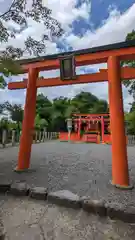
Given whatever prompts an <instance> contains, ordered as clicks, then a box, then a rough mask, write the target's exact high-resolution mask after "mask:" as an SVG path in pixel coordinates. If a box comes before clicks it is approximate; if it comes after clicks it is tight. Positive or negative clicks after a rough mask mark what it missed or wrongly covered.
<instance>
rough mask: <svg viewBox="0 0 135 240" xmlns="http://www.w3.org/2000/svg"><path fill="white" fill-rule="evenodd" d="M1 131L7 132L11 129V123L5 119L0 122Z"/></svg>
mask: <svg viewBox="0 0 135 240" xmlns="http://www.w3.org/2000/svg"><path fill="white" fill-rule="evenodd" d="M0 129H5V130H8V129H9V121H8V119H7V118H5V117H3V118H2V119H1V120H0Z"/></svg>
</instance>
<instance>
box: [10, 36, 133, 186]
mask: <svg viewBox="0 0 135 240" xmlns="http://www.w3.org/2000/svg"><path fill="white" fill-rule="evenodd" d="M71 54H72V56H74V59H75V66H84V65H90V64H97V63H107V66H108V69H107V70H105V69H102V70H100V72H98V73H94V74H87V75H78V76H76V77H75V78H73V79H67V80H62V79H61V78H60V77H59V78H51V79H39V78H38V73H39V72H40V71H43V70H53V69H59V68H61V64H60V62H61V61H60V58H61V56H62V57H65V56H70V55H71ZM121 60H135V41H134V40H132V41H128V42H121V43H116V44H111V45H105V46H101V47H95V48H90V49H85V50H79V51H73V52H68V53H63V54H55V55H50V56H45V57H39V58H33V59H24V60H20V61H18V62H19V63H20V64H21V65H22V68H23V70H24V72H28V79H25V80H24V81H22V82H12V83H9V84H8V88H9V89H22V88H27V93H26V101H25V108H24V119H23V126H22V135H21V140H20V149H19V156H18V164H17V167H16V171H23V170H25V169H28V168H29V166H30V156H31V146H32V139H33V129H34V119H35V110H36V95H37V88H38V87H51V86H62V85H70V84H79V83H90V82H102V81H108V92H109V105H110V124H111V138H112V184H114V185H115V186H117V187H121V188H127V189H129V188H130V182H129V173H128V160H127V147H126V137H125V126H124V111H123V99H122V84H121V80H123V79H134V78H135V69H133V68H128V67H124V68H121V67H120V61H121Z"/></svg>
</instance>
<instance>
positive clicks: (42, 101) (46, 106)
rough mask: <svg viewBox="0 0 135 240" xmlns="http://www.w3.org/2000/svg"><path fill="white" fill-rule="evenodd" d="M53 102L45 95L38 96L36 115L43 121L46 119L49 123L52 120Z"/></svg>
mask: <svg viewBox="0 0 135 240" xmlns="http://www.w3.org/2000/svg"><path fill="white" fill-rule="evenodd" d="M51 111H52V102H51V101H50V100H49V99H48V98H47V97H46V96H44V95H43V94H39V95H38V96H37V101H36V114H37V115H39V117H40V118H41V119H46V121H47V122H49V121H50V120H51Z"/></svg>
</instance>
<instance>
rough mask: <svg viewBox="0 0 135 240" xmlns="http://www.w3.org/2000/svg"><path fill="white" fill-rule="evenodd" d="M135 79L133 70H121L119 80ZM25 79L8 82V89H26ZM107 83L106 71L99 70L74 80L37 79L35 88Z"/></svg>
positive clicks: (124, 68) (128, 68)
mask: <svg viewBox="0 0 135 240" xmlns="http://www.w3.org/2000/svg"><path fill="white" fill-rule="evenodd" d="M134 78H135V68H132V67H123V68H121V79H122V80H129V79H134ZM27 81H28V80H27V79H24V80H23V81H20V82H10V83H9V84H8V89H10V90H15V89H25V88H27ZM107 81H108V70H107V69H100V70H99V72H97V73H91V74H85V75H78V76H77V79H75V80H68V81H62V80H61V79H60V77H56V78H43V77H41V78H38V79H37V82H36V87H37V88H39V87H53V86H62V85H63V86H64V85H73V84H83V83H95V82H107Z"/></svg>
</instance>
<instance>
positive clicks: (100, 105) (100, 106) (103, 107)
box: [89, 100, 109, 114]
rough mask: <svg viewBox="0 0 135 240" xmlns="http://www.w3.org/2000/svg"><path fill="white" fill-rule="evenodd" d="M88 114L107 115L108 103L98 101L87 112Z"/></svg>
mask: <svg viewBox="0 0 135 240" xmlns="http://www.w3.org/2000/svg"><path fill="white" fill-rule="evenodd" d="M89 112H90V113H95V114H96V113H97V114H98V113H99V114H100V113H108V112H109V108H108V103H107V101H106V100H99V101H98V102H97V103H95V104H94V106H93V107H92V108H90V110H89Z"/></svg>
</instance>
